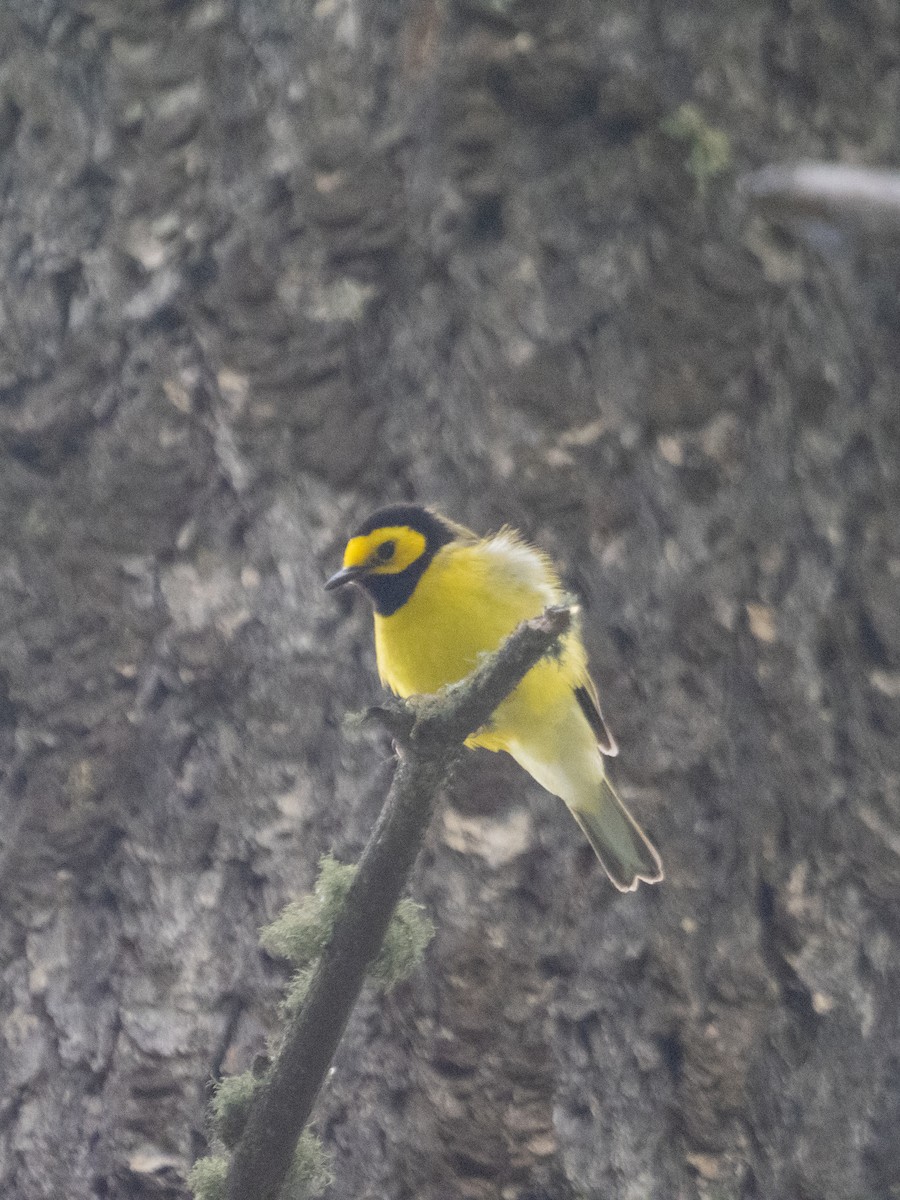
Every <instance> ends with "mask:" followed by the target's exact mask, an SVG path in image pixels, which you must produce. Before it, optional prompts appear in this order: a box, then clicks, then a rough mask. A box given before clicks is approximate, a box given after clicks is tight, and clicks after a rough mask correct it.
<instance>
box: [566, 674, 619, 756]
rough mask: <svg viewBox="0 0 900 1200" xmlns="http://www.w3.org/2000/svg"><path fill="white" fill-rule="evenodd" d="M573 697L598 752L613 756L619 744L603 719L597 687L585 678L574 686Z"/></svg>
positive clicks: (616, 752)
mask: <svg viewBox="0 0 900 1200" xmlns="http://www.w3.org/2000/svg"><path fill="white" fill-rule="evenodd" d="M575 699H576V700H577V701H578V705H579V707H580V709H581V711H582V712H583V713H584V715H585V718H586V720H587V723H588V725H590V727H591V729H592V730H593V732H594V737H595V738H596V739H597V745H598V747H599V748H600V753H601V754H605V755H607V756H608V757H609V758H614V757H615V755H617V754H618V753H619V744H618V742H617V741H616V739H615V738H614V737H613V735H612V734H611V733H610V731H609V728H608V727H607V724H606V722H605V721H604V720H603V713H602V712H601V711H600V697H599V696H598V695H597V689H596V687H595V686H594V681H593V680H592V679H590V678H588V679H586V680H585V682H584V683H583V684H581V685H580V686H579V687H577V688H575Z"/></svg>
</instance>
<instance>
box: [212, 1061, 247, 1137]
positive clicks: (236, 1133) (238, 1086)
mask: <svg viewBox="0 0 900 1200" xmlns="http://www.w3.org/2000/svg"><path fill="white" fill-rule="evenodd" d="M259 1082H260V1081H259V1079H258V1078H257V1077H256V1076H255V1075H254V1074H253V1072H252V1071H244V1073H243V1075H230V1076H228V1077H227V1078H225V1079H220V1080H219V1082H218V1083H217V1084H216V1087H215V1091H214V1092H213V1098H212V1102H211V1104H210V1106H209V1107H210V1115H211V1116H212V1123H213V1127H214V1129H215V1131H216V1133H217V1134H218V1135H219V1137H220V1138H221V1139H222V1141H223V1142H224V1143H225V1145H226V1146H227V1147H228V1149H229V1150H231V1149H233V1148H234V1147H235V1146H236V1145H237V1143H238V1142H239V1141H240V1137H241V1134H242V1133H243V1132H244V1126H245V1125H246V1124H247V1113H248V1112H249V1111H250V1103H251V1101H252V1100H253V1096H254V1094H255V1093H256V1089H257V1088H258V1087H259Z"/></svg>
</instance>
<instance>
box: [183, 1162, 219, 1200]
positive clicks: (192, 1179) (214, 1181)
mask: <svg viewBox="0 0 900 1200" xmlns="http://www.w3.org/2000/svg"><path fill="white" fill-rule="evenodd" d="M227 1178H228V1156H227V1155H225V1154H211V1155H209V1156H208V1157H207V1158H198V1159H197V1161H196V1162H195V1163H194V1165H193V1166H192V1167H191V1171H190V1174H189V1175H188V1187H189V1188H190V1189H191V1191H192V1192H193V1193H194V1196H195V1200H223V1197H224V1195H225V1180H226V1179H227Z"/></svg>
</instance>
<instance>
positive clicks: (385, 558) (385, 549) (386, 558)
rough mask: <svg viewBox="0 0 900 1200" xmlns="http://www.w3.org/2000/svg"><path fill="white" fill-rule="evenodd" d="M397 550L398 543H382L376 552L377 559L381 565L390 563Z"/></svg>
mask: <svg viewBox="0 0 900 1200" xmlns="http://www.w3.org/2000/svg"><path fill="white" fill-rule="evenodd" d="M396 549H397V543H396V542H382V543H381V545H380V546H379V547H378V549H377V550H376V551H375V557H376V558H377V559H378V561H379V562H380V563H387V562H390V561H391V559H392V558H393V557H394V551H395V550H396Z"/></svg>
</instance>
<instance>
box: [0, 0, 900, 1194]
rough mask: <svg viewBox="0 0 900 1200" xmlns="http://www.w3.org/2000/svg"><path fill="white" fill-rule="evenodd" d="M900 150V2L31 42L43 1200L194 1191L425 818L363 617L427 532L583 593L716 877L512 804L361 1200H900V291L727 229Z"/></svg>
mask: <svg viewBox="0 0 900 1200" xmlns="http://www.w3.org/2000/svg"><path fill="white" fill-rule="evenodd" d="M898 101H900V13H898V9H897V6H896V5H895V4H894V3H893V2H892V0H859V2H858V3H856V4H853V5H835V4H831V3H827V2H826V0H790V2H784V3H762V2H760V3H752V2H750V3H748V2H747V0H740V2H737V0H693V2H692V3H685V4H665V3H659V2H654V0H605V2H602V3H601V2H600V0H593V2H591V0H558V2H557V3H538V2H536V0H455V2H451V0H403V2H401V0H372V2H371V3H368V4H361V3H358V2H355V0H318V2H317V3H303V2H301V0H183V2H181V3H176V2H173V0H168V2H165V0H134V2H132V3H129V4H123V3H121V2H120V0H78V2H76V3H72V2H71V0H7V2H6V3H5V4H4V5H3V8H2V12H0V178H2V220H0V450H2V458H0V764H2V776H0V802H2V808H0V820H2V827H0V871H2V880H0V889H2V924H0V1192H2V1194H3V1195H4V1196H7V1197H10V1200H39V1198H40V1200H43V1198H46V1197H51V1196H52V1197H57V1196H65V1197H66V1198H67V1200H88V1198H96V1200H102V1198H108V1200H118V1198H120V1197H122V1198H125V1197H127V1198H133V1200H145V1198H147V1200H149V1198H150V1197H166V1198H172V1200H174V1198H176V1197H178V1198H180V1197H183V1196H185V1194H186V1193H185V1189H184V1185H183V1183H182V1182H181V1179H182V1176H183V1172H184V1171H185V1170H186V1168H187V1166H188V1165H189V1163H190V1161H191V1159H192V1157H194V1156H195V1155H196V1154H198V1153H201V1152H202V1151H203V1149H204V1136H205V1116H204V1110H205V1104H206V1100H207V1096H208V1084H209V1080H210V1078H211V1077H212V1076H213V1075H215V1074H216V1073H217V1072H220V1071H223V1070H224V1071H226V1072H228V1071H237V1070H243V1069H245V1068H246V1067H247V1066H248V1065H249V1064H250V1062H251V1061H252V1059H253V1056H254V1055H255V1054H256V1053H258V1052H259V1051H261V1050H262V1049H263V1048H264V1046H265V1040H266V1036H267V1034H268V1033H269V1032H270V1031H271V1030H272V1028H273V1027H274V1021H275V1010H276V1006H277V999H278V995H279V989H280V987H281V984H282V982H283V972H282V970H281V969H280V968H279V966H278V964H275V963H273V962H271V961H269V960H268V959H266V958H265V956H264V955H263V954H262V952H261V951H260V949H259V946H258V941H257V931H258V927H259V926H260V925H261V924H262V923H264V922H265V921H267V920H269V919H271V918H272V917H273V916H274V915H275V914H276V913H277V911H278V909H279V908H280V906H281V905H282V904H283V903H284V902H286V901H287V900H288V899H291V898H293V897H295V896H296V895H298V894H299V893H302V892H303V891H304V890H305V889H307V888H308V887H309V886H310V884H311V882H312V879H313V877H314V872H315V865H316V862H317V860H318V858H319V856H320V855H321V854H323V853H324V852H326V851H328V850H332V849H333V850H334V851H335V852H336V853H337V854H338V856H339V857H341V858H343V859H345V860H352V859H355V858H356V857H357V856H358V854H359V852H360V849H361V847H362V845H363V844H364V842H365V839H366V836H367V834H368V832H369V830H370V829H371V827H372V824H373V822H374V820H375V817H376V814H377V812H378V809H379V806H380V803H381V801H382V798H383V796H384V794H385V791H386V788H387V785H388V781H389V778H390V772H391V753H390V746H389V744H388V742H387V741H386V739H385V738H384V737H383V736H382V735H379V734H377V733H374V732H371V733H361V732H359V731H352V730H348V729H346V728H345V727H344V725H343V723H342V722H343V718H344V715H345V714H346V713H347V712H348V711H351V710H356V709H359V708H360V707H361V706H362V705H364V704H365V703H366V702H368V701H369V700H371V699H373V698H374V697H375V696H376V695H377V694H378V685H377V680H376V676H375V670H374V658H373V652H372V647H371V631H370V617H369V613H368V611H367V609H366V606H365V604H364V603H363V602H362V601H361V600H360V599H359V598H356V599H353V598H351V597H347V598H346V599H345V598H344V597H339V598H338V599H337V600H336V599H335V597H334V596H332V595H327V594H325V593H324V592H323V591H322V587H321V584H322V581H323V579H324V578H325V576H326V573H328V572H330V571H331V570H333V569H335V567H336V565H337V564H338V560H339V556H340V552H341V547H342V543H343V539H344V536H345V534H346V532H347V530H348V528H349V527H350V526H352V524H353V523H354V521H356V520H357V519H359V518H360V517H361V516H363V515H365V514H366V512H367V511H369V510H371V509H372V508H374V507H375V506H376V505H378V504H380V503H383V502H386V501H390V500H396V499H405V498H413V499H416V500H419V501H423V502H433V503H435V504H437V505H438V506H439V507H441V508H442V509H443V510H444V511H446V512H447V513H448V514H450V515H452V516H453V517H455V518H456V519H458V520H462V521H464V522H466V523H467V524H470V525H472V526H474V527H475V528H477V529H479V530H482V531H485V532H486V531H488V530H490V529H493V528H497V527H498V526H499V525H500V524H502V523H503V522H504V521H509V522H510V523H512V524H514V525H516V526H518V527H519V528H520V529H522V530H523V531H524V532H525V533H526V534H527V535H528V536H529V537H531V538H532V539H533V540H535V541H536V542H537V543H538V544H539V545H541V546H542V547H544V548H545V549H546V550H547V551H548V552H549V553H550V554H551V555H552V556H553V557H554V558H555V559H556V561H557V562H558V563H559V564H560V567H561V569H562V570H563V572H564V573H565V576H566V579H567V581H568V582H569V583H570V584H571V586H572V588H573V589H574V590H576V591H577V592H578V593H579V594H580V595H581V596H582V598H583V600H584V605H585V626H586V636H587V640H588V645H589V650H590V652H591V656H592V661H593V664H594V669H595V674H596V677H597V680H598V683H599V686H600V689H601V693H602V695H603V697H604V708H605V711H606V713H607V716H608V718H609V719H610V722H611V724H612V727H613V728H614V730H615V731H616V734H617V735H618V738H619V741H620V743H621V747H622V754H621V757H620V759H619V760H618V761H617V762H616V763H615V764H614V767H613V770H614V775H615V778H616V780H617V782H618V784H619V785H620V787H621V789H622V792H623V794H624V796H625V797H626V798H627V799H628V801H629V802H630V803H631V804H632V806H633V808H634V811H635V812H636V814H637V816H638V818H639V820H641V822H642V823H645V824H646V826H647V828H648V830H649V831H650V832H651V834H652V836H653V838H654V840H655V841H656V842H657V844H658V845H659V846H660V848H661V851H662V854H663V858H664V861H665V864H666V868H667V880H666V882H665V884H663V885H662V886H661V887H659V888H655V889H649V888H642V889H641V890H640V891H639V892H638V893H636V894H634V895H630V896H620V895H618V894H616V893H615V892H614V891H613V889H612V888H611V887H610V886H609V884H608V883H607V881H606V880H605V878H604V877H603V874H602V872H601V871H600V869H599V868H598V866H597V864H596V863H595V861H594V860H593V856H592V854H591V851H590V849H589V848H588V847H587V846H586V844H585V842H584V839H583V838H582V837H581V835H580V833H579V831H578V829H577V828H576V826H575V824H574V822H573V821H572V820H571V818H570V817H569V816H568V814H567V813H566V811H565V809H564V807H563V805H562V804H560V803H559V802H557V801H554V800H553V799H552V798H551V797H549V796H547V795H546V794H544V793H542V792H540V791H539V790H538V789H537V788H536V787H535V786H533V785H532V784H531V782H530V781H529V780H528V779H527V778H526V777H525V776H524V775H523V774H522V773H521V772H520V771H517V770H515V769H514V768H512V765H511V764H507V763H506V762H504V761H501V760H500V759H498V758H495V757H493V756H490V755H487V754H479V755H472V756H471V758H470V759H469V760H468V761H467V764H466V769H465V771H464V772H463V773H462V774H461V777H460V778H459V780H458V781H457V784H456V788H455V791H454V793H453V795H452V796H451V797H450V798H449V799H448V801H447V802H445V804H444V806H443V809H442V812H441V813H440V814H439V816H438V818H437V820H436V821H435V823H434V826H433V828H432V830H431V831H430V835H429V840H428V844H427V848H426V851H425V853H424V854H423V856H422V859H421V861H420V863H419V866H418V869H417V872H416V879H415V887H414V892H415V895H416V897H417V898H418V899H420V900H421V901H422V902H423V903H424V904H425V905H426V906H427V907H428V909H429V912H430V914H431V916H432V917H433V919H434V921H435V924H436V926H437V935H436V938H435V941H434V943H433V944H432V946H431V948H430V950H429V952H428V955H427V960H426V964H425V966H424V967H423V968H422V970H421V971H420V972H419V973H418V974H417V976H416V977H415V978H414V979H413V980H412V981H411V982H410V983H408V984H406V985H404V986H403V987H402V988H401V989H399V990H398V991H397V992H395V993H394V994H393V995H391V996H390V997H388V998H387V999H384V998H382V997H379V996H378V995H376V994H374V993H371V994H369V993H367V994H366V997H365V999H364V1000H363V1002H362V1004H361V1005H360V1007H359V1008H358V1010H357V1012H356V1014H355V1016H354V1018H353V1020H352V1022H351V1026H350V1028H349V1031H348V1035H347V1037H346V1039H345V1042H344V1045H343V1047H342V1050H341V1052H340V1054H339V1057H338V1059H337V1061H336V1064H335V1065H336V1069H335V1072H334V1074H333V1076H332V1078H331V1080H330V1082H329V1084H328V1086H327V1089H326V1091H325V1093H324V1094H323V1096H322V1098H321V1100H320V1103H319V1108H318V1129H319V1131H320V1133H321V1135H322V1137H323V1139H324V1141H325V1143H326V1145H327V1146H328V1147H329V1149H330V1150H331V1151H332V1152H333V1155H334V1171H335V1183H334V1185H333V1189H332V1191H331V1193H330V1194H331V1196H333V1197H334V1198H335V1200H337V1198H338V1197H340V1198H341V1200H343V1198H345V1197H353V1198H354V1200H364V1198H370V1200H402V1198H412V1197H415V1198H416V1200H446V1198H449V1197H463V1198H465V1200H494V1198H496V1200H576V1198H590V1200H601V1198H602V1200H673V1198H676V1197H678V1198H682V1197H683V1198H692V1197H708V1198H709V1200H725V1198H728V1200H731V1198H745V1200H750V1198H754V1200H787V1198H793V1197H797V1198H798V1200H879V1198H882V1197H884V1198H885V1200H887V1198H888V1197H890V1196H896V1195H897V1194H898V1188H900V1141H898V1139H897V1136H896V1134H897V1128H898V1122H900V1090H898V1077H900V1015H898V1013H900V1009H898V1004H897V997H898V995H900V945H898V943H900V919H898V907H897V901H898V899H900V748H898V745H900V517H898V513H900V453H898V450H900V400H898V396H900V378H898V374H900V355H898V340H897V339H898V332H897V331H898V316H900V313H898V307H900V306H898V298H897V297H898V292H897V278H898V270H897V268H898V256H897V252H896V247H895V246H891V245H877V244H874V243H872V242H867V241H865V240H864V239H861V238H859V237H855V236H854V237H848V236H846V235H843V234H838V233H835V232H834V231H822V230H818V231H816V230H813V231H812V232H813V233H814V234H815V237H814V239H813V240H812V241H809V240H808V239H805V238H804V237H797V236H796V233H797V231H796V230H795V231H786V232H784V231H782V232H778V231H776V230H773V229H771V228H770V227H769V226H767V225H766V224H765V223H764V222H763V221H762V220H761V219H759V218H758V217H752V216H750V215H748V213H747V212H746V210H745V208H744V206H743V205H742V203H741V201H740V198H739V193H738V189H737V188H736V186H735V184H736V179H737V178H738V176H739V175H740V174H741V173H742V172H744V171H746V170H750V169H753V168H755V167H757V166H759V165H761V164H764V163H766V162H770V161H789V160H794V159H799V158H804V157H807V158H832V159H845V160H847V161H860V162H870V163H873V164H884V165H891V164H892V163H896V162H897V161H898V156H900V134H898V127H897V121H896V114H897V111H898ZM801 232H802V231H801Z"/></svg>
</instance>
